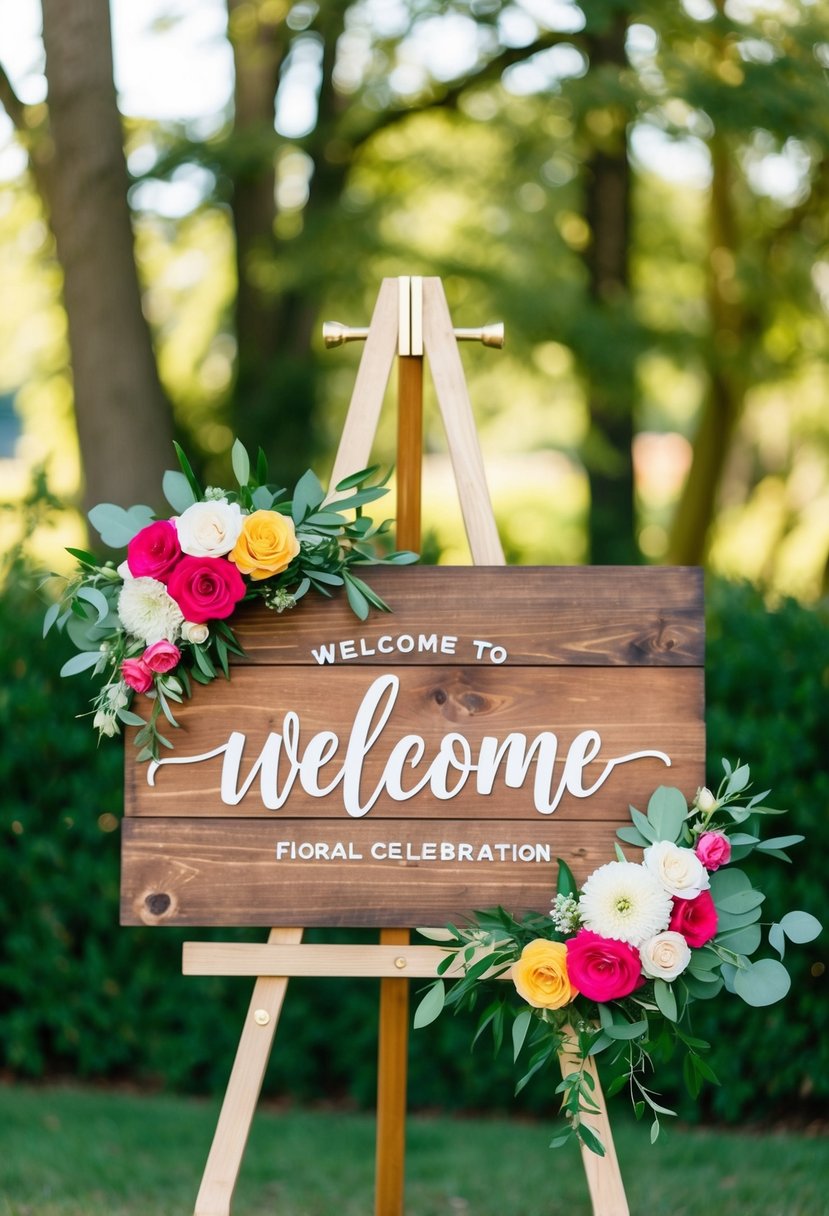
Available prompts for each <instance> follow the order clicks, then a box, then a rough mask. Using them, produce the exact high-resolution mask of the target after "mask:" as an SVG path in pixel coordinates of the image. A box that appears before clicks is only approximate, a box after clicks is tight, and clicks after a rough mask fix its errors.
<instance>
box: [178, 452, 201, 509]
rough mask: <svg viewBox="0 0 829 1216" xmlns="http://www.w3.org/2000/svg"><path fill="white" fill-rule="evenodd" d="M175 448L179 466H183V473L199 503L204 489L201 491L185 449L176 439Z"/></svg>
mask: <svg viewBox="0 0 829 1216" xmlns="http://www.w3.org/2000/svg"><path fill="white" fill-rule="evenodd" d="M173 447H174V448H175V453H176V456H177V457H178V462H179V465H180V466H181V471H182V473H183V474H184V476H185V477H186V478H187V481H188V482H189V484H190V489H191V490H192V491H193V497H194V499H195V501H196V502H198V501H199V499H200V498H201V496H202V489H201V486H200V485H199V481H198V478H197V477H196V474H195V473H194V472H193V469H192V467H191V465H190V461H189V460H188V459H187V456H186V453H185V451H184V448H183V447H182V446H181V444H180V443H176V441H175V439H174V440H173Z"/></svg>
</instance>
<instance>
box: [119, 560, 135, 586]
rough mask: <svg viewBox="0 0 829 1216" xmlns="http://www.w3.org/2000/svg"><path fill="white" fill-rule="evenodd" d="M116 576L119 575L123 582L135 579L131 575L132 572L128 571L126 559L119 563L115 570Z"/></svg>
mask: <svg viewBox="0 0 829 1216" xmlns="http://www.w3.org/2000/svg"><path fill="white" fill-rule="evenodd" d="M116 574H118V575H120V577H121V579H122V580H123V582H126V581H127V579H129V578H135V575H134V574H133V572H132V570H130V564H129V562H128V561H127V560H126V558H125V559H124V561H122V562H121V565H120V566H118V568H117V570H116Z"/></svg>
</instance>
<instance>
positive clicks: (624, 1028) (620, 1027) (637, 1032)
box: [600, 1006, 648, 1040]
mask: <svg viewBox="0 0 829 1216" xmlns="http://www.w3.org/2000/svg"><path fill="white" fill-rule="evenodd" d="M600 1008H601V1006H600ZM603 1029H604V1032H605V1034H608V1035H610V1037H611V1039H623V1040H627V1039H639V1038H641V1037H642V1035H643V1034H647V1031H648V1019H647V1018H642V1019H641V1021H638V1022H624V1023H619V1022H614V1023H613V1025H612V1026H604V1027H603Z"/></svg>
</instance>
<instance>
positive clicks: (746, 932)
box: [717, 924, 763, 955]
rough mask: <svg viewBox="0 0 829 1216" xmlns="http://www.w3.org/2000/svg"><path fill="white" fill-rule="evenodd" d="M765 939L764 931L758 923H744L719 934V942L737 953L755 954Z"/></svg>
mask: <svg viewBox="0 0 829 1216" xmlns="http://www.w3.org/2000/svg"><path fill="white" fill-rule="evenodd" d="M762 939H763V931H762V929H761V928H760V926H759V925H758V924H753V925H743V926H742V927H740V928H736V929H729V930H727V931H726V932H725V933H718V934H717V943H718V945H720V946H725V948H726V950H733V951H734V952H735V953H736V954H746V955H747V954H753V953H754V951H755V950H756V949H757V948H758V946H759V945H760V942H761V941H762Z"/></svg>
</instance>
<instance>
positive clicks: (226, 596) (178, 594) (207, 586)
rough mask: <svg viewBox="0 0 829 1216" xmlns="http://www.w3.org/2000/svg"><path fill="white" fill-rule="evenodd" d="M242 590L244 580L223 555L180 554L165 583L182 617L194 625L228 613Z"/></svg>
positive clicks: (228, 614)
mask: <svg viewBox="0 0 829 1216" xmlns="http://www.w3.org/2000/svg"><path fill="white" fill-rule="evenodd" d="M245 590H246V588H245V580H244V579H243V578H242V576H241V574H240V573H239V571H238V570H237V569H236V567H235V566H234V565H233V563H232V562H229V561H228V560H227V558H225V557H183V558H182V559H181V561H180V562H179V563H178V565H177V566H176V568H175V570H173V573H172V574H171V575H170V580H169V582H168V583H167V591H168V592H169V594H170V595H171V596H172V598H173V599H174V600H175V601H176V603H177V604H178V606H179V608H180V609H181V611H182V613H183V614H184V618H185V620H188V621H192V622H193V623H194V624H196V625H201V624H204V622H205V621H216V620H222V619H223V618H224V617H227V616H230V615H231V613H232V612H233V610H234V608H235V607H236V605H237V604H238V603H239V600H241V599H243V598H244V595H245Z"/></svg>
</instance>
